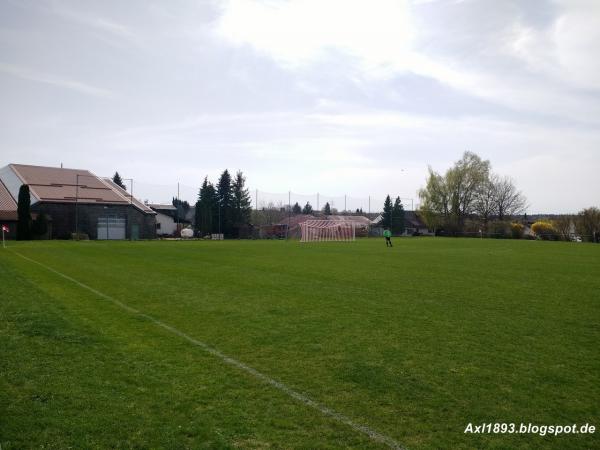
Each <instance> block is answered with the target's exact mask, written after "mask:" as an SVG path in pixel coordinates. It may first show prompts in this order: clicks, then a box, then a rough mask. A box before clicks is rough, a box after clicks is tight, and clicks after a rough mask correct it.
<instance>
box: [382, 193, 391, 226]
mask: <svg viewBox="0 0 600 450" xmlns="http://www.w3.org/2000/svg"><path fill="white" fill-rule="evenodd" d="M393 209H394V207H393V206H392V199H391V198H390V196H389V194H388V196H387V197H386V198H385V201H384V202H383V218H382V220H381V224H382V225H383V226H384V227H386V228H389V229H390V230H391V228H392V214H393Z"/></svg>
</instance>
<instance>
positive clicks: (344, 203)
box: [250, 189, 418, 213]
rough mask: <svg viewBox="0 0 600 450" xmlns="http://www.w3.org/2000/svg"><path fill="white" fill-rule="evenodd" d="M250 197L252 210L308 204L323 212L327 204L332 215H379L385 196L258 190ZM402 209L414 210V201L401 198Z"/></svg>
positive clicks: (392, 196)
mask: <svg viewBox="0 0 600 450" xmlns="http://www.w3.org/2000/svg"><path fill="white" fill-rule="evenodd" d="M250 194H251V195H252V207H253V209H263V208H267V207H269V206H274V207H280V208H286V207H292V206H294V205H295V204H296V203H298V205H299V206H300V207H301V208H304V206H305V205H306V204H307V203H309V204H310V206H311V207H312V209H313V210H314V211H320V210H323V208H324V207H325V205H326V204H327V203H329V206H330V208H331V210H332V213H335V212H336V211H337V212H355V211H356V210H361V211H362V212H363V213H380V212H381V211H383V203H384V201H385V196H382V195H368V194H367V195H365V196H362V197H358V196H351V195H347V194H344V195H329V194H323V193H320V192H315V193H313V194H299V193H297V192H292V191H288V192H279V193H274V192H267V191H261V190H259V189H254V190H251V191H250ZM396 196H397V195H396V194H394V195H392V194H390V197H391V198H392V202H393V201H394V199H395V198H396ZM401 201H402V203H403V205H404V209H407V210H414V208H415V206H418V205H416V204H415V201H414V199H413V198H409V197H401Z"/></svg>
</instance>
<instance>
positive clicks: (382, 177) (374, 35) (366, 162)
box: [0, 0, 600, 213]
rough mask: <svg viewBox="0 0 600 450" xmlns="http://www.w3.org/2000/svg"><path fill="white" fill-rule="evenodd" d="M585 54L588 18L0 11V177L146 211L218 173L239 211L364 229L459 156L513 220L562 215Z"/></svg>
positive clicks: (11, 1) (442, 6)
mask: <svg viewBox="0 0 600 450" xmlns="http://www.w3.org/2000/svg"><path fill="white" fill-rule="evenodd" d="M599 43H600V2H598V1H595V0H589V1H584V0H571V1H562V0H556V1H540V0H528V1H521V0H514V1H511V0H494V1H492V0H481V1H476V0H463V1H459V0H438V1H436V0H421V1H417V0H414V1H402V0H396V1H393V0H373V1H368V2H367V1H364V0H298V1H285V0H263V1H259V0H222V1H211V0H197V1H191V0H170V1H168V2H166V1H152V0H143V1H138V0H128V1H126V2H123V1H102V2H98V1H95V2H92V1H48V0H35V1H29V0H0V166H4V165H5V164H8V163H23V164H35V165H49V166H60V164H61V163H62V164H64V167H69V168H83V169H88V170H91V171H92V172H94V173H96V174H97V175H112V174H113V173H114V172H115V171H116V170H118V171H119V173H120V174H121V175H122V176H123V177H126V178H132V179H133V180H134V193H135V194H136V195H137V196H139V197H140V198H142V199H148V200H150V201H151V202H163V201H169V200H170V199H171V197H172V196H174V195H176V194H177V183H179V185H180V192H181V197H182V198H183V199H186V200H188V201H190V202H193V201H195V197H196V195H197V188H198V187H199V186H200V184H201V183H202V180H203V179H204V177H205V176H208V177H209V179H210V180H212V181H216V180H217V178H218V175H219V174H220V172H221V171H222V170H223V169H225V168H228V169H229V171H230V172H233V173H235V172H236V171H237V170H242V171H243V173H244V175H245V176H246V181H247V186H248V187H249V188H250V189H251V191H252V193H253V200H254V197H255V192H256V191H255V190H256V189H258V190H259V205H260V204H261V203H263V204H264V202H265V201H267V200H269V199H271V198H273V199H279V200H281V201H284V202H286V201H287V194H285V193H287V192H288V191H292V192H294V193H304V194H313V193H316V192H320V193H321V197H320V198H321V206H322V204H323V199H325V198H328V197H327V196H331V198H333V197H334V196H335V198H336V199H337V206H338V207H341V200H340V199H341V198H343V196H344V195H347V196H348V198H352V199H356V198H361V199H365V198H367V197H368V196H371V198H372V202H373V206H372V209H377V207H376V206H375V204H376V203H379V202H380V200H381V199H382V198H383V197H384V196H385V195H386V194H388V193H389V194H391V195H392V196H396V195H399V196H401V197H403V198H405V199H406V200H405V204H406V203H407V202H411V200H409V199H413V200H412V201H413V202H414V203H418V190H419V189H420V188H421V187H423V186H424V184H425V180H426V176H427V168H428V166H431V167H432V168H433V169H434V170H436V171H440V172H443V171H445V170H446V169H447V168H448V167H450V166H451V165H452V164H453V162H454V161H456V160H458V159H459V158H460V157H461V155H462V153H463V152H464V151H466V150H469V151H473V152H475V153H477V154H479V155H480V156H481V157H483V158H484V159H489V160H490V161H491V164H492V168H493V170H494V171H495V172H497V173H499V174H501V175H506V176H510V177H511V178H512V179H513V180H514V182H515V184H516V185H517V187H518V188H519V189H520V190H521V191H522V192H523V193H524V194H525V196H526V197H527V199H528V203H529V206H528V212H529V213H571V212H577V211H579V210H580V209H582V208H584V207H588V206H592V205H595V206H600V195H599V194H600V176H599V175H600V58H599V57H598V44H599ZM266 192H270V193H281V195H279V196H271V197H270V196H269V195H268V194H266ZM295 198H298V199H300V201H303V200H304V199H306V198H309V199H312V198H313V197H300V196H298V197H294V198H293V199H292V201H294V200H295ZM315 201H316V200H312V201H311V203H312V204H313V206H314V205H315ZM355 206H358V204H356V202H355V203H351V204H349V205H348V207H355ZM360 206H363V207H364V203H361V204H360Z"/></svg>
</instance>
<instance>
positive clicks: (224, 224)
mask: <svg viewBox="0 0 600 450" xmlns="http://www.w3.org/2000/svg"><path fill="white" fill-rule="evenodd" d="M216 194H217V205H218V210H217V213H218V224H217V231H220V232H221V233H223V234H225V235H226V236H228V237H231V235H232V232H233V221H232V218H233V217H232V212H233V211H232V209H233V196H232V192H231V175H230V174H229V171H228V170H227V169H225V170H224V171H223V173H222V174H221V176H220V177H219V182H218V183H217V192H216Z"/></svg>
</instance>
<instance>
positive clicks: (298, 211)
mask: <svg viewBox="0 0 600 450" xmlns="http://www.w3.org/2000/svg"><path fill="white" fill-rule="evenodd" d="M292 213H293V214H302V207H301V206H300V205H299V204H298V202H296V203H295V204H294V206H292Z"/></svg>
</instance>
